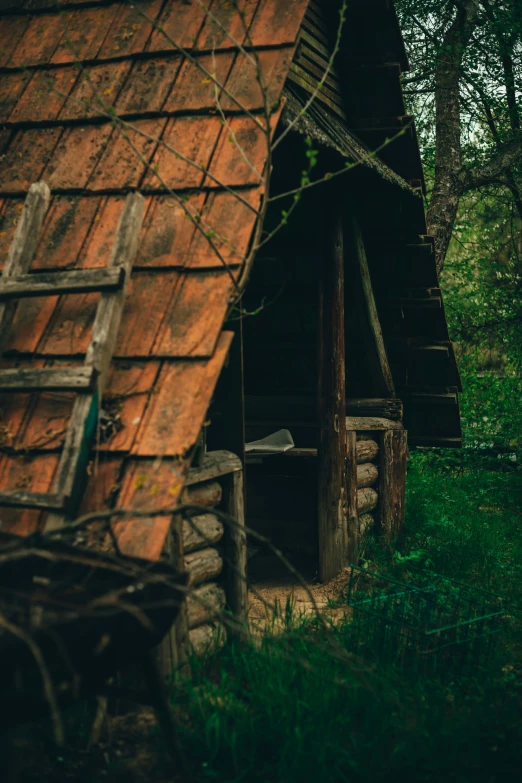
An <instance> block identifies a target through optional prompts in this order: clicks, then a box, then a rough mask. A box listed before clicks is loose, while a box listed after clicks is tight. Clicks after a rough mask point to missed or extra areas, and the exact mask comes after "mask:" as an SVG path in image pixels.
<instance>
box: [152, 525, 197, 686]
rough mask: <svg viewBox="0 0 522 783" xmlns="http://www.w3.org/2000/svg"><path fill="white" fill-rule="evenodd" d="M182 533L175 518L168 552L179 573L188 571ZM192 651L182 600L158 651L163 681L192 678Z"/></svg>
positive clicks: (186, 615) (167, 545)
mask: <svg viewBox="0 0 522 783" xmlns="http://www.w3.org/2000/svg"><path fill="white" fill-rule="evenodd" d="M182 530H183V520H182V518H181V515H180V514H175V515H174V516H173V517H172V521H171V525H170V530H169V534H168V537H167V541H166V544H165V549H166V552H167V554H168V556H169V559H170V562H171V565H172V566H173V567H174V568H175V570H176V571H177V572H178V573H183V572H184V571H185V560H184V556H185V553H184V540H183V534H182ZM189 647H190V645H189V639H188V609H187V601H186V598H185V597H183V600H182V602H181V606H180V607H179V612H178V614H177V617H176V620H175V621H174V623H173V625H172V626H171V628H170V630H169V632H168V634H167V635H166V636H165V638H164V639H163V641H162V642H161V644H160V645H159V647H158V648H157V650H156V659H157V662H158V667H159V670H160V673H161V675H162V676H163V678H164V679H167V678H169V679H170V678H171V677H172V676H173V675H176V676H183V677H189V676H190V674H191V670H190V664H189V652H190V649H189Z"/></svg>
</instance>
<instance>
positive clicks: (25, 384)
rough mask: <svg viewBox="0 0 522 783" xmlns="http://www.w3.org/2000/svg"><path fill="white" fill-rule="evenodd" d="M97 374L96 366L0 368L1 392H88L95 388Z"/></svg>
mask: <svg viewBox="0 0 522 783" xmlns="http://www.w3.org/2000/svg"><path fill="white" fill-rule="evenodd" d="M96 376H97V373H96V370H95V369H94V367H69V368H68V367H59V368H54V367H50V368H48V367H44V368H42V369H21V368H19V369H15V370H0V392H27V391H28V392H34V391H64V392H67V391H69V392H88V391H93V390H94V387H95V382H96Z"/></svg>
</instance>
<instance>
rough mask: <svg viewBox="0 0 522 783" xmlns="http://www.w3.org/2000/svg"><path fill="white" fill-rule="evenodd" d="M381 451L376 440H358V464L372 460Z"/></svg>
mask: <svg viewBox="0 0 522 783" xmlns="http://www.w3.org/2000/svg"><path fill="white" fill-rule="evenodd" d="M378 453H379V444H378V443H376V442H375V441H374V440H358V441H357V446H356V454H357V464H358V465H361V464H363V463H364V462H371V461H372V460H373V459H375V458H376V457H377V455H378Z"/></svg>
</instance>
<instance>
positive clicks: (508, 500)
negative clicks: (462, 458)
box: [19, 455, 522, 783]
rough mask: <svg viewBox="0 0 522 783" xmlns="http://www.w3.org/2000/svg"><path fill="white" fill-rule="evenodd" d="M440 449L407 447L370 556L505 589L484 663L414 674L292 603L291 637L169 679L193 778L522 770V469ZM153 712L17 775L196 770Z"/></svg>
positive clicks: (449, 776) (478, 777) (407, 776)
mask: <svg viewBox="0 0 522 783" xmlns="http://www.w3.org/2000/svg"><path fill="white" fill-rule="evenodd" d="M443 463H444V461H443V460H441V459H440V458H439V459H438V460H437V461H436V463H435V464H429V460H428V458H427V457H423V456H420V455H416V456H415V459H413V460H412V461H411V466H410V475H409V480H408V505H407V520H406V526H405V530H404V532H403V533H402V534H401V536H400V537H399V539H398V540H397V541H396V542H395V545H394V546H393V547H391V548H390V549H389V550H385V549H383V547H382V545H381V542H379V541H378V540H377V539H370V540H368V542H367V545H366V548H365V552H364V558H363V564H364V565H365V566H367V567H369V568H371V569H373V570H376V571H379V572H380V573H385V574H388V575H390V576H392V577H394V578H398V579H400V580H422V579H427V580H429V579H430V578H431V574H432V573H433V572H435V573H440V574H443V575H446V576H449V577H453V578H457V579H459V580H461V581H463V582H467V583H470V584H472V585H475V586H478V587H482V588H486V589H489V590H493V591H495V592H498V593H502V594H503V595H504V596H506V600H507V603H508V606H509V612H508V614H509V619H508V620H506V621H505V623H504V627H503V633H502V637H501V640H500V642H501V643H500V645H499V648H498V651H497V655H496V656H495V657H494V658H493V659H492V660H491V662H490V664H489V665H488V667H487V668H486V669H481V670H471V671H470V672H468V673H467V674H466V675H465V676H464V675H462V674H460V675H455V676H448V675H447V672H442V675H443V676H441V677H438V676H437V677H434V676H425V677H418V676H416V675H413V674H412V673H411V671H409V670H407V671H404V670H401V671H397V670H395V669H394V668H393V667H392V666H390V665H383V664H379V665H375V663H372V662H371V661H368V660H362V659H361V658H360V657H359V656H356V655H353V649H354V647H353V642H352V637H351V633H350V627H349V625H348V624H345V625H341V626H337V627H335V628H334V629H332V634H333V639H331V638H329V637H328V635H325V633H324V630H323V629H322V628H321V627H320V624H318V622H317V621H315V620H314V621H310V620H307V621H305V622H295V621H294V620H293V618H292V617H291V612H290V613H289V616H288V618H287V619H288V625H287V628H288V630H287V632H286V633H285V634H284V635H283V636H279V637H277V638H273V639H267V640H266V641H265V642H264V644H262V645H261V646H260V647H259V646H258V647H255V648H254V647H247V648H244V647H243V648H241V647H239V646H237V645H235V644H229V645H228V646H227V647H225V648H224V649H223V650H222V651H221V652H220V653H219V654H218V655H217V656H216V657H215V658H214V659H213V660H212V661H211V662H207V663H202V662H197V661H195V662H194V678H193V680H192V681H190V682H188V683H185V684H181V685H178V686H176V687H175V689H174V691H173V705H174V708H175V711H176V714H177V717H178V720H179V723H180V731H181V737H182V741H183V745H184V748H185V753H186V755H187V757H188V761H189V765H190V767H191V770H192V774H191V778H192V780H195V781H198V782H199V781H201V782H203V781H205V782H206V781H220V783H225V782H226V783H239V782H240V781H248V782H249V783H250V782H251V781H253V782H259V783H298V781H299V783H307V781H314V783H334V782H335V783H337V781H339V782H341V781H349V782H350V783H363V781H364V782H365V783H366V782H367V781H376V782H377V781H384V780H386V781H387V782H389V781H395V780H397V781H400V783H408V782H409V781H411V782H412V783H413V782H414V781H415V783H428V782H429V783H436V782H437V783H438V781H444V782H446V781H448V783H497V782H498V783H501V782H502V783H510V781H518V780H519V779H520V771H521V769H522V623H521V621H520V609H521V606H522V604H521V594H520V587H521V576H522V510H521V507H522V503H521V499H522V474H521V473H519V472H516V471H511V472H495V471H491V470H487V469H485V468H484V467H480V465H479V466H475V467H473V468H472V469H467V470H464V471H461V472H459V471H458V470H457V469H456V468H453V469H451V470H448V469H446V468H445V467H444V464H443ZM152 724H153V720H152V719H151V717H150V715H144V714H143V713H142V715H141V717H140V716H139V715H129V716H127V717H126V718H122V719H118V720H116V721H114V722H113V735H112V739H111V740H110V741H109V742H107V743H106V744H105V746H102V747H101V748H97V749H95V750H94V751H91V752H89V753H85V750H83V755H82V753H80V754H78V753H75V752H73V751H71V750H70V749H68V751H67V753H68V755H67V756H65V755H63V754H62V755H61V756H60V757H59V759H57V757H56V754H54V755H53V752H52V751H48V752H46V754H45V753H44V754H43V756H42V757H41V758H42V759H43V760H41V761H40V762H39V764H38V769H36V770H35V769H34V767H32V765H31V764H30V765H29V768H28V769H29V771H28V772H27V773H24V774H23V775H21V776H20V777H19V780H20V781H26V780H27V781H30V780H31V781H32V780H39V781H47V780H49V781H50V780H52V781H53V783H58V782H59V781H62V780H63V781H69V780H74V781H89V783H99V782H100V781H102V780H110V781H113V782H114V781H118V782H121V783H127V782H128V783H145V781H147V783H150V781H158V782H159V781H161V783H167V781H169V783H173V781H179V782H180V783H188V780H189V778H188V777H186V776H185V775H181V776H178V777H176V776H175V775H174V776H173V775H172V773H169V772H168V764H167V762H166V758H165V754H164V752H163V749H162V744H161V739H160V737H159V735H158V733H157V731H156V730H155V729H151V725H152ZM26 739H27V738H26ZM34 743H35V738H34V737H33V736H32V737H31V738H30V742H29V745H28V747H27V751H25V753H26V755H27V756H30V754H31V752H34V747H35V746H34ZM82 743H83V746H82V747H83V748H85V738H80V745H82ZM31 768H32V770H33V772H32V773H31ZM32 774H33V775H34V776H31V775H32Z"/></svg>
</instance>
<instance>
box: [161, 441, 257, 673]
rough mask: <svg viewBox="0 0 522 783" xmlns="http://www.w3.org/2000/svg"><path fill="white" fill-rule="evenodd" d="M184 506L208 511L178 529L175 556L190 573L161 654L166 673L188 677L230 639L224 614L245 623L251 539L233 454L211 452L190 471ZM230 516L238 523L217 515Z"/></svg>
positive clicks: (181, 522) (237, 462)
mask: <svg viewBox="0 0 522 783" xmlns="http://www.w3.org/2000/svg"><path fill="white" fill-rule="evenodd" d="M182 502H183V503H188V504H194V505H200V506H205V507H207V508H208V511H207V512H205V513H202V514H199V515H197V516H194V517H191V518H190V519H189V518H185V519H178V520H177V521H175V524H174V525H173V536H172V538H173V541H171V545H170V552H171V557H173V558H174V559H175V560H176V562H177V564H178V566H179V568H180V569H181V570H184V571H185V572H186V573H187V580H188V581H187V585H188V588H189V592H188V593H187V597H186V600H185V602H184V606H183V607H182V611H181V612H180V618H179V620H178V622H177V625H176V627H175V628H173V629H172V631H171V634H170V637H169V638H168V639H166V640H165V641H164V643H163V645H162V648H161V650H160V665H161V669H162V671H163V674H164V675H166V676H169V675H171V674H172V671H173V670H175V669H180V670H181V671H182V673H184V674H189V673H190V672H189V668H188V660H189V657H190V654H191V653H194V654H196V655H205V654H207V653H210V652H213V651H215V650H216V649H217V648H218V647H220V646H221V645H223V644H224V643H225V641H226V638H227V628H226V626H225V623H224V621H223V620H224V611H225V609H228V610H229V611H230V612H231V614H232V616H233V617H234V619H235V620H236V621H237V628H238V632H240V629H241V624H242V623H243V622H244V620H245V618H246V609H247V605H246V600H247V593H246V534H245V532H244V513H243V471H242V464H241V462H240V460H239V458H237V457H235V456H234V455H233V454H231V453H229V452H211V453H209V454H207V455H206V456H205V458H204V460H203V461H202V464H201V465H198V466H197V467H195V468H193V469H192V470H190V471H189V474H188V476H187V480H186V484H185V489H184V491H183V496H182ZM217 509H219V510H221V511H227V512H228V513H230V515H231V517H233V518H234V520H235V522H234V523H230V524H225V523H224V522H223V521H222V520H221V519H219V518H218V515H217V514H216V510H217Z"/></svg>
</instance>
